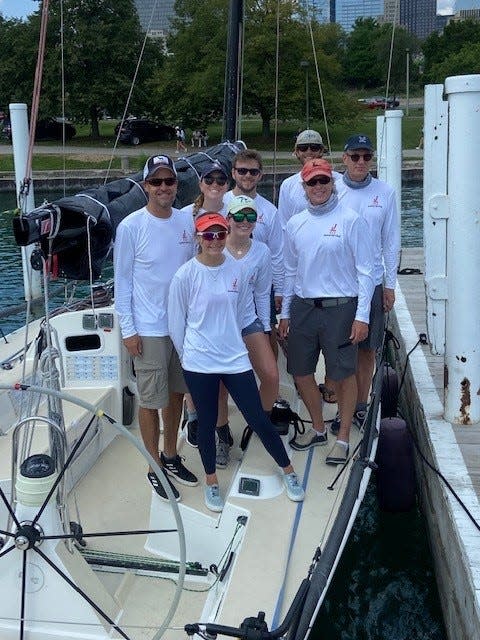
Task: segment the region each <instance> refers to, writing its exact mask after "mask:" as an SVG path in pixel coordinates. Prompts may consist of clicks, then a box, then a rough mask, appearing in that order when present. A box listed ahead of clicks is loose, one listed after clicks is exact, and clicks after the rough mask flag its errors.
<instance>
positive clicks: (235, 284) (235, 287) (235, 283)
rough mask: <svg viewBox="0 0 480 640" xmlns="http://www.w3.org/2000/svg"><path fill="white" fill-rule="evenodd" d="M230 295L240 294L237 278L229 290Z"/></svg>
mask: <svg viewBox="0 0 480 640" xmlns="http://www.w3.org/2000/svg"><path fill="white" fill-rule="evenodd" d="M228 291H229V292H230V293H238V278H235V279H234V280H233V281H232V284H231V285H230V288H229V289H228Z"/></svg>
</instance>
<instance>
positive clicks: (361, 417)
mask: <svg viewBox="0 0 480 640" xmlns="http://www.w3.org/2000/svg"><path fill="white" fill-rule="evenodd" d="M366 417H367V412H366V411H355V413H354V414H353V420H352V424H354V425H355V426H356V427H357V429H358V430H359V431H362V430H363V425H364V423H365V418H366Z"/></svg>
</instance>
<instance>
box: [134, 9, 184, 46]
mask: <svg viewBox="0 0 480 640" xmlns="http://www.w3.org/2000/svg"><path fill="white" fill-rule="evenodd" d="M134 2H135V6H136V7H137V12H138V17H139V19H140V25H141V27H142V29H143V30H144V31H147V30H148V32H149V35H151V36H152V37H154V38H163V39H165V38H166V36H167V35H168V32H169V30H170V18H172V17H173V16H174V15H175V11H174V4H175V0H157V2H156V0H134ZM155 3H156V6H155ZM152 12H153V15H152Z"/></svg>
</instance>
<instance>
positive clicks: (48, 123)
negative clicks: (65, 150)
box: [35, 118, 77, 140]
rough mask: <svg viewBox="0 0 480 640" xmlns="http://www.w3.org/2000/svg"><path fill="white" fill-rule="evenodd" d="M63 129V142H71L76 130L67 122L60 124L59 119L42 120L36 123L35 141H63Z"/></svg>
mask: <svg viewBox="0 0 480 640" xmlns="http://www.w3.org/2000/svg"><path fill="white" fill-rule="evenodd" d="M63 127H65V140H71V139H72V138H73V136H74V135H75V134H76V133H77V130H76V129H75V127H74V126H73V124H70V123H69V122H62V120H61V118H43V119H42V120H38V121H37V128H36V129H35V140H63Z"/></svg>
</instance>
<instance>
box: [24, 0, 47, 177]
mask: <svg viewBox="0 0 480 640" xmlns="http://www.w3.org/2000/svg"><path fill="white" fill-rule="evenodd" d="M48 4H49V0H43V2H42V20H41V24H40V36H39V42H38V55H37V66H36V69H35V80H34V86H33V96H32V110H31V114H30V139H29V141H28V153H27V166H26V167H25V178H24V185H28V184H29V183H30V180H31V177H32V158H33V143H34V140H35V129H36V126H37V116H38V106H39V103H40V89H41V86H42V75H43V60H44V56H45V42H46V34H47V22H48ZM27 188H28V187H27Z"/></svg>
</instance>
